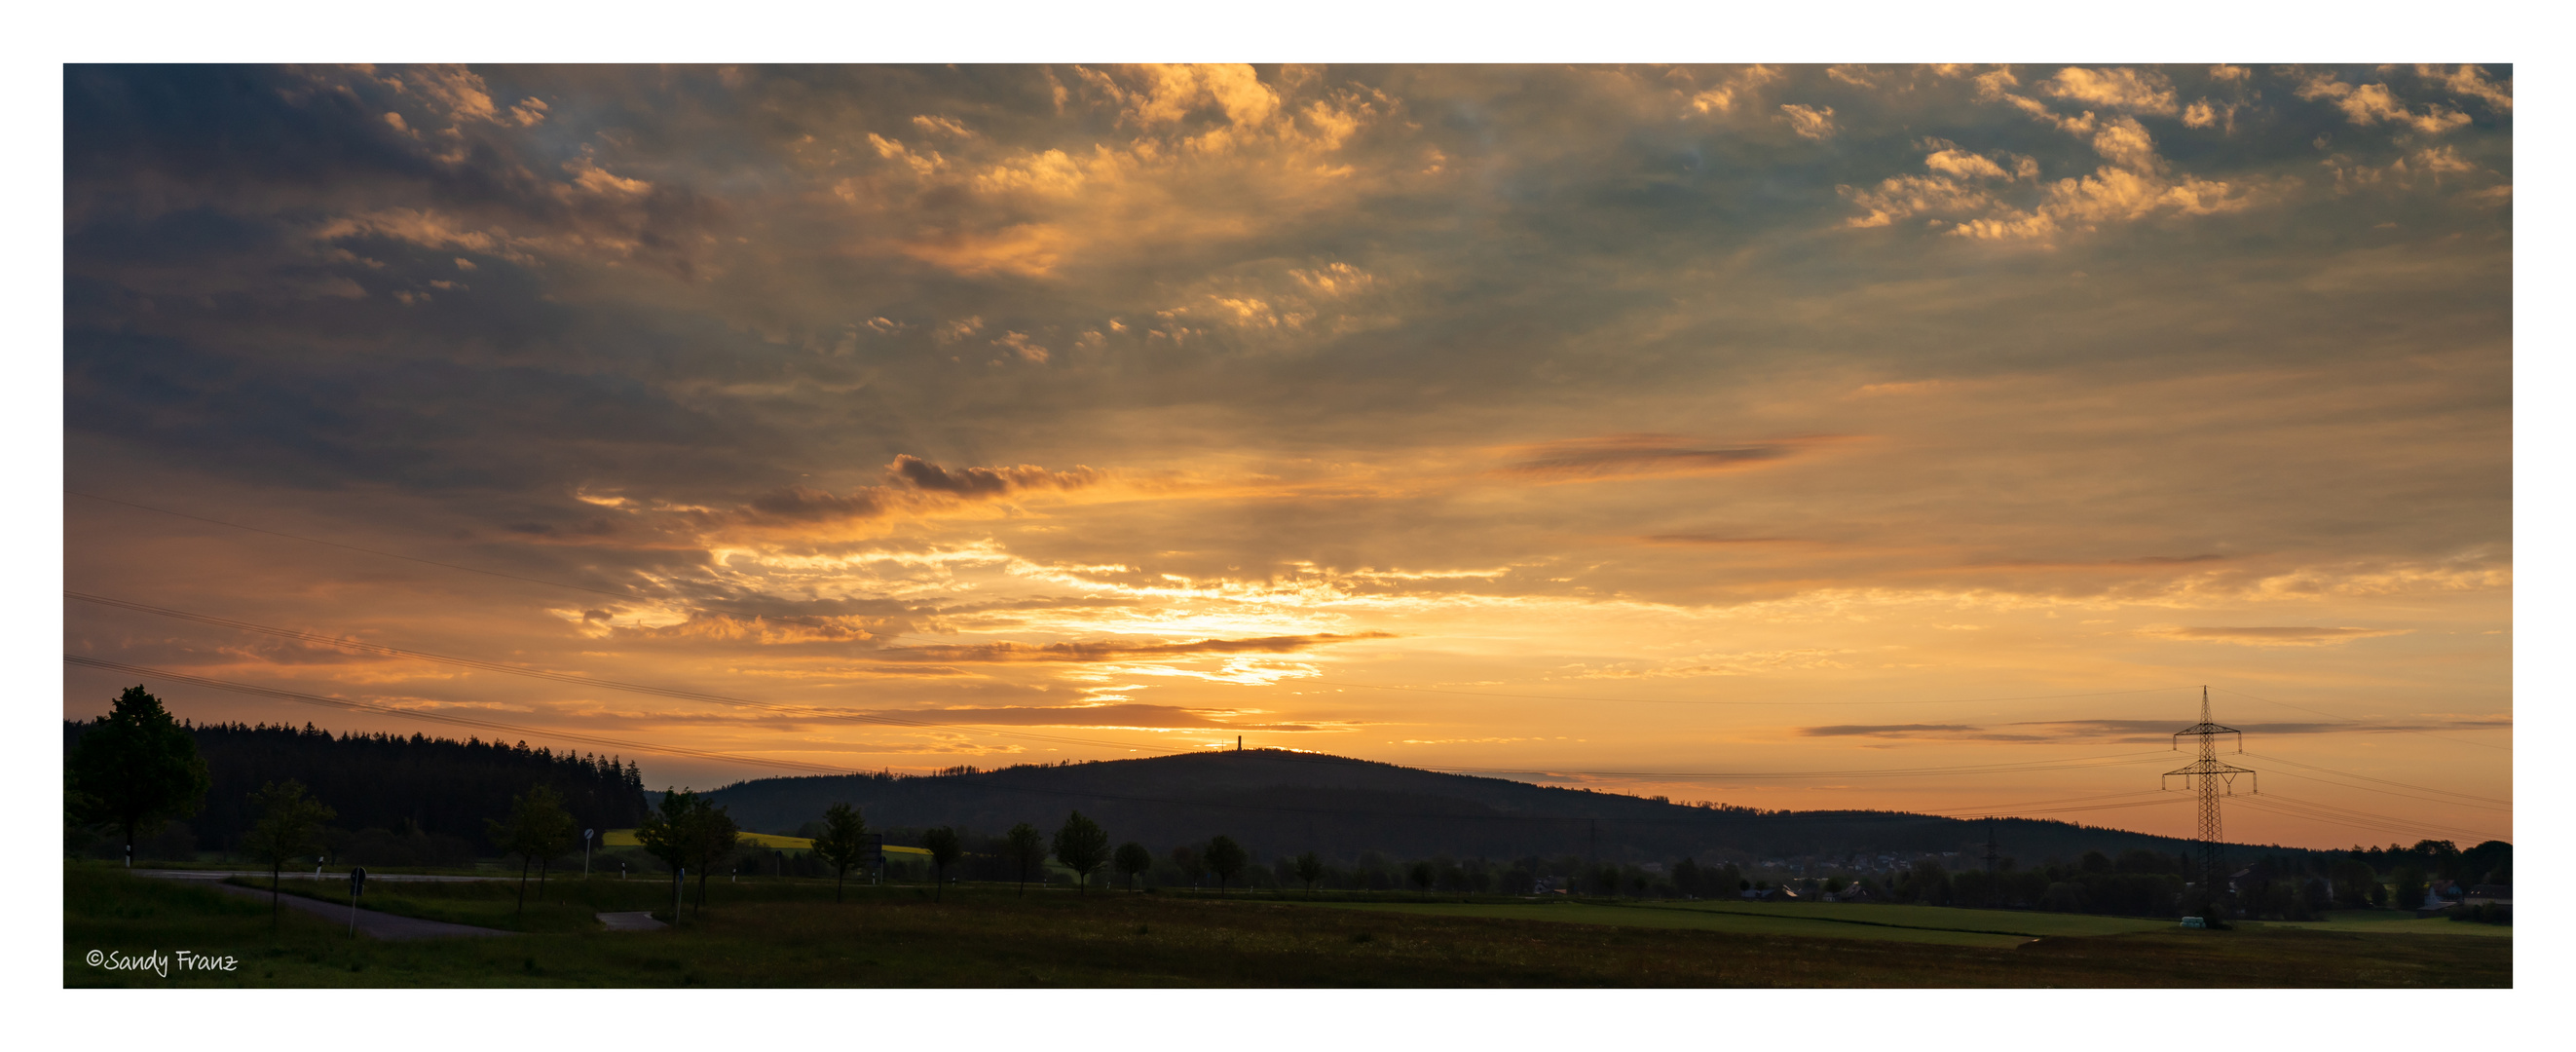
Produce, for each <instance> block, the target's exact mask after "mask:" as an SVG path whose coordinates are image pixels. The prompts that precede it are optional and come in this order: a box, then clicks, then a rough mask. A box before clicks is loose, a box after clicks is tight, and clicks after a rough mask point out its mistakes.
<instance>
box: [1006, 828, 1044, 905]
mask: <svg viewBox="0 0 2576 1052" xmlns="http://www.w3.org/2000/svg"><path fill="white" fill-rule="evenodd" d="M1002 850H1003V851H1004V852H1005V853H1007V854H1009V855H1010V858H1011V866H1012V868H1013V869H1015V870H1017V871H1018V872H1019V874H1020V894H1022V895H1026V894H1028V893H1029V872H1030V871H1031V870H1034V869H1036V868H1038V863H1040V862H1044V861H1046V841H1045V839H1043V838H1041V837H1040V836H1039V835H1038V827H1036V826H1033V825H1030V824H1028V823H1026V822H1022V823H1020V824H1018V825H1015V826H1012V827H1011V831H1010V832H1008V833H1004V834H1002Z"/></svg>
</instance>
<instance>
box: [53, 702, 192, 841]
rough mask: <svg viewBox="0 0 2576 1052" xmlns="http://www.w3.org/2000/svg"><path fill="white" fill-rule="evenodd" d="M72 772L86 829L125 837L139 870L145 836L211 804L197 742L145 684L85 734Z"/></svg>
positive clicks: (113, 706)
mask: <svg viewBox="0 0 2576 1052" xmlns="http://www.w3.org/2000/svg"><path fill="white" fill-rule="evenodd" d="M64 768H65V771H66V773H67V774H68V775H69V776H70V781H71V789H72V791H73V793H74V794H75V795H74V796H73V803H74V806H73V808H72V810H73V811H74V813H75V814H77V815H79V816H80V818H81V819H82V821H84V822H98V823H103V824H108V825H113V826H115V827H116V828H117V829H118V830H120V831H122V832H123V833H124V834H125V861H126V864H127V865H132V864H133V863H134V838H135V836H136V834H137V833H141V832H150V831H151V830H153V829H157V828H159V827H160V825H161V823H162V822H164V821H167V820H169V819H172V818H184V817H187V816H189V815H193V814H196V813H197V809H198V808H200V807H203V806H204V805H205V802H206V787H207V785H208V784H209V780H208V779H207V777H206V761H205V760H204V759H203V758H202V757H200V756H198V755H197V738H196V736H195V735H193V734H190V733H188V729H187V728H185V727H182V726H179V723H178V721H177V720H174V719H172V718H170V713H169V711H168V710H166V709H163V708H162V707H161V699H159V698H156V697H153V696H152V694H151V693H150V692H148V691H146V690H144V689H143V687H142V686H141V685H140V684H137V685H135V686H131V687H127V688H125V693H123V694H121V695H118V696H117V699H116V700H115V701H114V702H113V703H111V704H110V706H109V709H108V713H107V715H106V716H105V717H104V718H102V719H100V720H99V721H98V722H97V723H96V724H94V725H92V726H91V727H90V728H89V729H88V730H86V731H84V732H82V734H81V738H80V744H78V745H75V746H73V747H72V754H71V756H70V757H69V758H68V759H67V760H66V761H65V762H64Z"/></svg>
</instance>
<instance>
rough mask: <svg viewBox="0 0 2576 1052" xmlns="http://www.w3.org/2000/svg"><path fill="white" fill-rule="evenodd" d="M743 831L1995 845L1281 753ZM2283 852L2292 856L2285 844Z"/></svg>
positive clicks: (1661, 851)
mask: <svg viewBox="0 0 2576 1052" xmlns="http://www.w3.org/2000/svg"><path fill="white" fill-rule="evenodd" d="M711 795H712V796H713V798H714V800H715V802H717V803H719V804H722V805H724V806H726V807H727V808H728V809H729V810H730V812H731V813H732V815H733V816H734V818H735V820H736V821H738V822H740V823H741V824H742V827H743V828H744V829H746V830H762V831H774V832H782V833H783V832H790V831H793V830H794V829H796V828H797V827H798V826H801V825H803V824H804V823H807V822H811V821H814V820H816V819H818V818H820V817H821V816H822V814H823V810H824V809H825V808H827V807H829V806H831V805H832V804H835V803H843V802H846V803H850V804H853V805H856V806H858V807H860V808H861V809H862V810H863V811H864V813H865V814H866V816H867V819H868V823H869V825H870V826H872V827H874V828H877V829H881V830H891V831H893V832H894V834H895V835H894V836H893V837H891V838H890V842H895V843H910V842H912V841H911V840H910V839H909V838H908V834H914V833H917V831H918V830H920V829H923V828H926V827H931V826H955V827H958V828H959V829H961V830H967V831H973V832H977V833H985V834H992V833H999V832H1001V831H1002V830H1004V829H1006V828H1008V827H1010V826H1011V825H1013V824H1015V823H1019V822H1028V823H1031V824H1033V825H1036V826H1037V827H1039V828H1040V829H1042V830H1052V829H1054V828H1055V827H1056V826H1057V825H1058V824H1060V823H1061V822H1062V821H1063V819H1064V817H1065V815H1066V814H1067V813H1068V812H1070V811H1073V810H1076V809H1079V810H1081V811H1082V812H1083V813H1084V814H1086V815H1088V816H1090V817H1091V818H1092V819H1094V820H1095V821H1098V822H1099V823H1100V824H1101V825H1103V826H1104V827H1106V828H1107V829H1108V830H1109V834H1110V836H1111V837H1112V838H1113V839H1115V840H1121V841H1123V840H1131V839H1132V840H1138V841H1142V842H1143V843H1145V844H1146V845H1147V846H1148V847H1152V848H1155V849H1157V850H1161V849H1162V848H1165V847H1168V846H1171V845H1175V844H1183V843H1195V842H1199V841H1204V840H1206V839H1207V838H1209V837H1211V836H1214V835H1216V834H1219V833H1223V834H1226V835H1229V836H1232V837H1234V838H1235V839H1236V840H1237V841H1240V842H1241V843H1243V844H1244V845H1245V846H1246V847H1249V848H1252V849H1253V850H1254V851H1256V852H1257V853H1260V854H1261V855H1263V856H1264V857H1272V856H1275V855H1277V854H1281V853H1294V852H1300V851H1308V850H1313V851H1317V852H1320V853H1322V854H1323V855H1325V856H1326V857H1328V858H1332V859H1339V860H1348V859H1352V858H1355V857H1357V856H1358V855H1360V854H1361V853H1363V852H1369V851H1376V852H1381V853H1384V854H1387V855H1390V856H1393V857H1398V858H1416V857H1424V856H1431V855H1449V856H1453V857H1458V858H1469V857H1483V858H1495V859H1504V858H1520V857H1526V856H1530V855H1539V856H1546V857H1555V856H1559V855H1568V854H1571V855H1578V856H1590V855H1598V856H1599V857H1600V858H1601V859H1603V860H1605V861H1631V862H1649V861H1663V862H1669V861H1672V860H1674V859H1678V858H1682V857H1685V856H1688V857H1696V858H1700V859H1703V860H1710V861H1714V860H1718V859H1732V860H1737V861H1746V860H1751V859H1758V858H1786V857H1795V856H1802V855H1814V856H1822V857H1829V858H1831V857H1842V856H1848V855H1854V854H1863V855H1874V854H1879V853H1907V854H1910V853H1915V852H1942V851H1956V852H1960V853H1961V855H1962V856H1963V857H1968V856H1973V855H1974V854H1976V853H1977V852H1979V851H1982V850H1983V847H1984V844H1985V839H1986V832H1987V828H1986V825H1985V823H1983V822H1978V821H1964V820H1959V819H1952V818H1943V817H1938V816H1932V815H1919V814H1905V813H1900V812H1884V811H1804V812H1786V811H1757V810H1753V809H1749V808H1735V807H1699V806H1690V805H1684V804H1673V803H1666V802H1663V801H1660V800H1654V799H1645V798H1639V797H1632V796H1625V795H1620V794H1615V793H1600V792H1593V791H1589V790H1582V789H1564V788H1558V787H1553V786H1540V785H1532V784H1529V783H1527V782H1517V781H1512V780H1509V779H1504V778H1489V777H1477V776H1470V775H1459V774H1446V773H1442V772H1438V771H1425V770H1420V769H1417V768H1410V767H1401V766H1397V765H1394V764H1387V763H1377V762H1373V761H1368V760H1355V759H1349V758H1345V757H1338V756H1326V755H1320V754H1315V753H1300V752H1289V751H1285V750H1275V749H1253V750H1247V751H1242V752H1214V753H1191V754H1182V755H1177V756H1158V757H1152V758H1147V759H1135V760H1105V761H1098V762H1091V763H1069V764H1064V765H1060V766H1037V765H1032V766H1018V767H1008V768H1003V769H1001V770H995V771H975V772H968V773H956V774H943V775H930V776H907V775H882V774H859V775H845V776H821V777H788V778H763V779H757V780H753V781H746V782H739V783H736V784H733V785H729V786H725V787H723V788H721V789H717V790H714V791H713V793H712V794H711ZM1996 835H1997V837H1998V839H1999V841H2000V843H2001V848H2002V852H2003V853H2004V854H2005V855H2008V856H2012V857H2014V858H2017V859H2019V860H2021V861H2023V862H2026V863H2036V862H2039V861H2041V860H2044V859H2048V858H2060V859H2073V858H2074V857H2076V856H2077V855H2080V854H2082V853H2083V852H2084V851H2086V850H2100V851H2102V852H2104V853H2105V854H2110V855H2115V856H2116V855H2117V854H2119V853H2120V852H2122V851H2126V850H2129V849H2132V848H2146V849H2149V850H2153V851H2159V852H2163V853H2165V854H2168V855H2170V854H2175V853H2178V852H2183V851H2187V850H2189V849H2190V846H2191V842H2190V841H2187V840H2180V839H2175V838H2172V837H2160V836H2149V835H2146V834H2142V833H2133V832H2128V831H2125V830H2117V829H2104V828H2099V827H2089V826H2080V825H2075V824H2072V823H2067V822H2056V821H2040V820H2034V819H2004V820H2002V821H2000V822H1998V823H1996ZM2267 850H2272V851H2285V850H2289V849H2279V848H2271V849H2267ZM2292 853H2296V852H2294V851H2293V852H2292Z"/></svg>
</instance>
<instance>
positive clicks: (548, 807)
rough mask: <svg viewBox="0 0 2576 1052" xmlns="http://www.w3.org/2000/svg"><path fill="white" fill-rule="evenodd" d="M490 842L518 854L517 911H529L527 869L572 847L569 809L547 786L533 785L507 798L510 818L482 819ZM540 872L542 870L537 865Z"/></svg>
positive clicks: (540, 882)
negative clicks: (509, 798) (488, 833)
mask: <svg viewBox="0 0 2576 1052" xmlns="http://www.w3.org/2000/svg"><path fill="white" fill-rule="evenodd" d="M483 824H484V825H485V826H487V827H489V828H490V830H491V833H492V842H493V843H495V844H498V845H500V846H501V850H502V851H503V852H504V853H507V854H512V855H517V856H519V912H520V913H523V914H524V913H526V912H528V869H529V867H530V866H531V865H534V866H539V867H542V866H544V865H546V864H548V863H551V862H553V861H554V858H555V856H557V855H560V854H563V853H564V852H566V851H570V850H572V845H573V838H574V837H575V836H577V835H579V834H578V833H577V832H576V831H575V830H574V829H573V821H572V813H571V812H569V811H566V810H564V806H563V797H561V796H558V795H556V794H555V791H554V790H553V789H551V788H548V787H546V786H542V785H540V786H535V787H532V788H530V789H529V790H528V791H527V792H524V793H521V794H519V795H518V796H516V797H514V798H512V799H511V800H510V820H509V821H507V822H495V821H492V820H490V819H488V818H487V819H485V820H484V821H483ZM538 872H539V873H540V874H542V873H543V872H544V870H543V869H539V871H538ZM545 890H546V881H545V877H544V876H542V875H540V876H539V877H538V878H537V894H538V895H539V896H540V897H542V896H544V894H545Z"/></svg>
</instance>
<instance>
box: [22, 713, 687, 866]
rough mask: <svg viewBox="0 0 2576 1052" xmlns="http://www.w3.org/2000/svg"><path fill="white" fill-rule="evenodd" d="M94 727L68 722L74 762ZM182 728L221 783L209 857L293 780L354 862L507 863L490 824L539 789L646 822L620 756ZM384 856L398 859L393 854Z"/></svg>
mask: <svg viewBox="0 0 2576 1052" xmlns="http://www.w3.org/2000/svg"><path fill="white" fill-rule="evenodd" d="M96 726H97V724H96V723H95V722H92V721H82V720H66V721H64V723H63V749H64V753H65V754H66V755H69V754H70V752H71V750H72V749H73V747H74V746H75V745H76V744H77V743H78V742H79V740H80V739H81V736H82V735H83V734H85V733H87V732H88V731H89V730H90V729H92V728H94V727H96ZM183 726H185V727H186V728H187V730H188V731H189V733H190V734H191V735H192V736H194V738H195V739H196V743H197V751H198V754H199V755H200V756H202V757H203V758H204V760H205V764H206V770H207V774H208V775H209V777H210V778H211V780H212V786H211V788H210V790H209V791H208V792H207V793H206V803H205V808H204V810H203V811H201V812H199V813H197V814H196V815H194V816H191V817H190V818H189V819H188V820H187V825H188V827H189V828H190V830H191V831H192V832H193V833H194V835H195V841H196V844H197V846H198V847H200V848H205V849H230V848H233V847H235V846H236V845H237V844H238V843H239V841H240V839H241V837H242V835H243V834H244V833H245V832H247V831H248V830H249V829H250V828H251V824H252V823H253V822H254V821H255V820H256V819H257V818H258V815H257V814H256V813H254V811H253V810H252V808H251V804H250V794H251V793H252V792H253V791H255V790H257V789H259V788H260V787H261V786H263V785H266V784H268V783H271V782H285V781H288V780H293V781H297V782H301V783H303V784H304V785H305V786H306V787H307V788H308V789H309V790H310V791H311V792H312V794H313V797H314V798H315V799H317V800H321V801H323V802H325V803H327V804H329V805H330V806H331V807H332V808H333V809H335V810H336V811H337V812H338V813H339V817H338V819H337V820H336V821H335V822H333V823H332V825H333V826H334V827H335V828H337V829H339V830H343V831H347V833H348V834H349V835H344V836H341V837H338V838H335V839H337V840H338V841H340V842H341V843H340V844H338V845H335V846H338V847H340V848H341V849H342V850H344V851H345V850H349V849H351V848H352V847H355V846H357V845H365V844H369V843H371V842H372V841H374V840H378V839H384V840H388V841H392V840H400V839H406V838H407V839H414V840H420V841H423V842H424V843H426V842H428V841H432V840H435V841H440V842H445V843H450V844H453V843H456V842H457V841H459V840H461V841H463V842H464V843H467V844H471V845H472V849H473V851H474V852H476V853H480V854H485V855H490V854H497V853H499V852H500V850H501V846H500V845H498V844H495V843H493V842H492V840H491V836H490V834H489V830H488V827H487V820H489V819H491V818H493V817H495V816H500V815H507V814H509V813H510V806H511V801H512V799H513V798H515V797H517V796H518V795H520V794H522V793H525V792H527V791H529V790H530V789H532V788H536V787H539V786H544V787H546V788H549V789H551V790H553V791H554V792H555V794H557V795H558V796H559V797H561V799H562V801H563V806H564V808H565V809H566V810H567V811H569V812H570V813H571V814H572V816H573V818H574V820H575V821H576V822H577V823H578V824H579V828H587V829H621V828H631V827H633V826H636V825H638V824H640V823H642V821H643V820H644V816H645V810H646V808H645V803H644V781H643V773H642V771H641V770H640V769H638V768H637V766H636V765H635V764H633V763H630V762H626V761H624V760H623V759H622V758H619V757H614V756H609V757H603V756H598V755H596V754H584V753H574V752H570V751H566V752H562V753H557V752H555V751H553V750H552V749H548V748H543V747H538V748H530V747H529V746H528V744H527V743H526V742H519V743H517V744H505V743H502V742H498V741H491V742H487V741H483V740H481V739H479V738H467V739H465V740H463V741H458V740H456V739H453V738H433V737H430V736H428V735H424V734H413V735H410V736H408V737H405V736H403V735H398V734H358V733H344V734H336V735H335V734H333V733H331V732H330V731H326V730H321V729H318V728H316V727H314V726H313V725H312V724H310V723H307V724H305V725H304V726H302V727H296V726H293V725H289V724H282V723H281V724H267V723H259V724H248V723H213V724H193V723H191V724H183ZM368 831H376V833H378V834H380V835H378V836H368V835H366V834H367V833H368ZM381 847H383V848H384V849H385V850H394V846H393V845H391V844H390V843H389V844H388V845H381ZM380 853H381V852H380Z"/></svg>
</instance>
